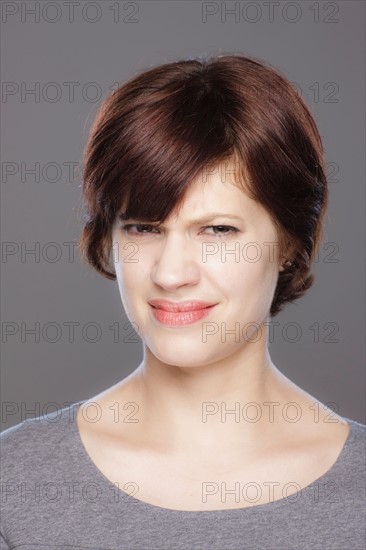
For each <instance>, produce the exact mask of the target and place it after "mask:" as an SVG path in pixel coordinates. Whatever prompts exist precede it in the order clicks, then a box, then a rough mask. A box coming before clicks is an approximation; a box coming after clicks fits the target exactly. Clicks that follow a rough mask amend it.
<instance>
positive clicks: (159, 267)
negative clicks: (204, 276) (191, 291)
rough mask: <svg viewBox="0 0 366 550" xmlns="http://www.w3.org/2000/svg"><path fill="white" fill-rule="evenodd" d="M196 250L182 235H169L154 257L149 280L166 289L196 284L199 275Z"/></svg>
mask: <svg viewBox="0 0 366 550" xmlns="http://www.w3.org/2000/svg"><path fill="white" fill-rule="evenodd" d="M197 252H198V251H197V250H196V249H195V247H194V245H192V244H190V243H189V242H187V240H185V239H184V237H180V236H178V235H169V236H168V237H167V238H166V239H165V242H164V244H162V247H161V248H160V249H159V250H158V257H156V258H155V259H154V263H153V267H152V270H151V280H152V281H153V282H154V283H155V284H156V285H159V286H161V287H162V288H165V289H167V290H174V289H175V288H177V287H179V286H184V285H195V284H197V283H198V281H199V277H200V270H199V262H198V260H199V258H198V257H197Z"/></svg>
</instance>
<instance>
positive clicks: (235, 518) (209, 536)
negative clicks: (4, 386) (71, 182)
mask: <svg viewBox="0 0 366 550" xmlns="http://www.w3.org/2000/svg"><path fill="white" fill-rule="evenodd" d="M84 402H85V401H78V402H77V403H74V404H73V405H71V406H67V407H65V408H63V409H59V410H58V411H57V412H56V413H54V414H53V415H44V416H39V417H37V418H31V419H30V418H28V419H27V420H24V421H23V422H20V423H19V424H17V425H16V426H13V427H11V428H8V429H6V430H4V431H3V432H2V433H1V434H0V443H1V461H2V468H1V520H0V548H1V550H5V549H6V550H8V549H9V548H14V549H17V550H18V549H19V550H66V549H67V550H132V549H133V550H145V549H146V550H205V549H207V550H229V549H231V550H234V549H235V550H239V549H246V550H365V547H366V525H365V522H366V519H365V517H366V510H365V500H366V498H365V482H366V479H365V443H366V439H365V437H366V435H365V434H366V426H365V425H364V424H361V423H359V422H357V421H355V420H351V419H349V418H346V417H344V419H345V420H346V421H347V422H348V423H349V424H350V432H349V434H348V437H347V440H346V442H345V444H344V446H343V448H342V450H341V452H340V454H339V456H338V458H337V460H336V461H335V463H334V464H333V466H332V467H331V468H330V469H329V470H328V471H327V472H326V473H325V474H324V475H322V476H321V477H319V478H318V479H317V480H315V481H314V482H313V483H311V484H310V485H307V486H306V487H304V488H303V489H301V488H300V489H299V490H298V492H297V493H295V494H293V495H289V496H288V497H286V495H285V496H284V498H282V499H280V500H276V501H273V500H272V501H271V502H269V503H267V504H261V505H255V504H253V506H249V507H245V508H239V509H232V510H227V509H226V510H203V511H188V510H187V511H180V510H172V509H169V508H163V507H160V506H155V505H152V504H148V503H146V502H143V501H141V500H139V499H138V498H137V496H138V493H137V496H133V495H132V491H133V489H134V484H133V482H131V486H128V484H126V485H125V486H123V488H121V487H118V485H116V484H114V483H112V482H111V481H109V480H108V479H107V478H106V477H105V476H104V475H103V474H102V472H101V471H100V470H99V469H98V468H97V467H96V466H95V464H94V463H93V461H92V460H91V458H90V457H89V454H88V453H87V452H86V449H85V447H84V445H83V443H82V441H81V438H80V434H79V431H78V427H77V424H76V410H77V407H78V406H79V405H80V404H82V403H84ZM152 475H154V474H153V472H152ZM128 493H131V494H128ZM251 494H253V493H251ZM135 495H136V493H135Z"/></svg>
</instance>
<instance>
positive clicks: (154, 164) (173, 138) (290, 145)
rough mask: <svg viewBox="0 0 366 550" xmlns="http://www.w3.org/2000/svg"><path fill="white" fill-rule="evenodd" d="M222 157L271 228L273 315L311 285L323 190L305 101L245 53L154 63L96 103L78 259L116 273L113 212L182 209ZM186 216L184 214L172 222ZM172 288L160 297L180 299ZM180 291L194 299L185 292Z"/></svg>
mask: <svg viewBox="0 0 366 550" xmlns="http://www.w3.org/2000/svg"><path fill="white" fill-rule="evenodd" d="M223 165H225V166H229V167H230V166H231V167H233V166H235V169H236V175H235V177H234V180H235V186H236V190H237V191H239V190H240V191H241V193H242V194H243V196H244V197H245V199H250V201H254V202H255V204H256V207H257V208H258V209H259V210H258V211H260V212H263V213H265V215H266V216H268V217H269V218H270V220H271V227H274V228H275V230H276V232H275V235H276V239H275V240H276V241H277V242H278V244H279V248H278V253H276V254H275V256H274V258H276V261H278V264H276V266H277V271H276V279H275V285H274V288H273V296H272V298H271V302H270V304H269V314H270V315H271V316H272V317H273V316H275V315H276V314H277V313H278V312H279V311H281V309H282V308H283V306H284V304H285V303H287V302H292V301H294V300H295V299H297V298H298V297H300V296H302V295H303V294H304V293H305V291H306V290H307V289H308V288H309V287H310V286H311V284H312V282H313V275H312V274H311V273H310V270H311V263H312V261H313V259H314V256H315V254H316V252H317V249H318V247H319V244H320V241H321V237H322V225H323V218H324V214H325V210H326V206H327V199H328V189H327V181H326V175H325V171H324V161H323V148H322V143H321V138H320V136H319V133H318V131H317V128H316V125H315V123H314V120H313V118H312V116H311V114H310V112H309V110H308V108H307V107H306V105H305V103H304V102H303V101H302V99H301V98H300V97H299V95H298V93H297V91H296V89H295V88H294V87H293V86H292V85H291V84H290V83H289V82H288V80H287V79H286V78H284V77H283V76H281V75H280V74H279V73H278V72H277V71H275V70H274V69H272V68H271V67H269V66H266V65H265V64H264V63H263V62H262V61H258V60H256V59H254V58H248V57H244V56H242V55H238V54H231V55H217V56H211V57H209V56H208V57H206V58H203V59H202V58H198V59H189V60H181V61H176V62H171V63H167V64H164V65H160V66H157V67H155V68H152V69H149V70H147V71H145V72H143V73H141V74H139V75H137V76H135V77H133V78H132V79H131V80H129V81H128V82H127V83H126V84H124V85H123V86H121V87H120V88H119V89H117V90H116V91H115V92H114V93H113V94H111V95H110V96H109V97H108V98H107V99H106V100H105V101H104V103H103V104H102V106H101V108H100V110H99V112H98V114H97V116H96V119H95V121H94V124H93V126H92V128H91V131H90V136H89V141H88V143H87V146H86V149H85V162H84V167H83V198H84V207H85V217H86V219H85V225H84V227H83V232H82V235H81V240H80V248H81V252H82V255H83V257H84V258H85V259H86V261H87V262H89V264H90V265H92V266H93V267H94V268H95V269H96V270H97V271H98V272H100V273H101V274H102V275H104V276H105V277H108V278H110V279H116V273H115V270H114V268H113V267H112V266H111V255H112V239H113V235H112V234H113V230H114V229H115V228H116V221H117V220H118V215H119V214H120V213H121V212H123V213H124V216H125V217H126V218H128V219H133V220H135V223H137V221H138V220H143V221H144V223H148V222H149V223H150V222H160V223H162V224H163V222H166V220H168V219H172V216H173V219H174V215H175V214H178V213H180V212H181V211H182V212H185V214H187V209H186V206H187V205H188V204H196V199H197V197H198V195H197V190H198V189H199V188H201V187H200V185H198V187H197V182H200V181H203V180H205V179H206V177H205V175H207V176H208V179H207V182H212V178H211V176H210V174H211V175H214V173H215V171H217V169H218V167H219V166H223ZM229 172H230V170H229ZM224 179H225V178H224ZM219 181H220V182H222V185H224V189H225V196H226V197H228V195H227V193H228V189H229V188H231V187H228V186H227V185H225V182H224V181H223V179H222V177H220V179H219V180H217V178H216V179H215V180H214V183H215V185H217V184H218V183H219ZM208 185H209V187H208V188H207V187H206V189H212V186H211V184H210V183H208ZM194 190H195V192H196V193H195V194H194V197H195V200H194V201H193V203H191V202H189V197H192V192H193V191H194ZM210 197H211V199H212V193H211V194H210ZM232 198H233V195H232ZM243 200H244V198H243ZM187 201H188V202H187ZM227 204H228V203H226V205H227ZM237 204H238V203H237ZM248 204H249V203H248ZM250 204H252V202H251V203H250ZM182 209H183V210H182ZM206 210H208V209H206ZM195 217H196V216H195V212H190V216H187V215H185V216H183V218H182V224H179V225H178V226H179V227H180V228H183V226H184V227H186V225H185V222H187V221H188V218H189V219H191V218H195ZM243 218H245V212H243ZM179 219H180V218H179ZM183 220H184V222H183ZM215 223H216V222H215ZM220 225H224V223H223V222H222V221H220ZM225 225H227V224H226V223H225ZM232 225H234V226H235V223H233V224H232ZM169 227H170V226H169ZM144 238H145V237H144ZM148 238H149V239H150V238H151V237H148ZM225 238H226V237H225ZM131 239H132V240H135V241H137V239H133V238H131V237H130V240H131ZM222 240H223V239H222ZM144 246H146V245H144ZM154 246H155V245H154ZM265 248H266V249H267V248H268V250H269V249H270V248H271V247H270V246H267V245H266V246H265ZM145 250H146V248H145ZM262 251H263V250H262ZM263 252H264V251H263ZM179 254H180V251H179V250H177V258H178V256H179ZM248 255H249V254H248ZM271 257H272V264H273V262H274V260H273V256H271ZM200 258H202V257H201V256H200ZM267 258H268V261H269V260H270V257H269V256H268V257H267ZM178 259H179V258H178ZM242 260H243V257H242ZM286 260H287V263H286V264H284V263H283V262H286ZM200 261H201V264H200V265H201V267H204V263H203V262H202V259H201V260H200ZM243 261H244V260H243ZM289 262H291V264H289ZM247 264H248V265H254V263H251V264H250V262H249V263H248V262H246V267H243V269H246V268H247V267H248V265H247ZM224 265H225V264H223V266H224ZM282 265H284V268H283V267H281V266H282ZM123 267H124V268H125V267H126V268H127V269H128V267H127V266H123ZM140 267H141V265H140ZM269 269H270V270H271V273H272V269H273V265H272V266H270V267H269ZM243 273H245V271H243ZM277 275H278V277H277ZM156 284H158V283H156ZM161 294H162V293H160V297H162V296H161ZM177 294H178V293H175V296H173V297H172V298H170V299H171V300H172V301H178V300H180V299H186V298H185V297H179V298H178V295H177ZM179 294H181V293H179ZM187 294H188V298H191V297H192V295H193V296H194V297H196V298H197V296H196V294H197V293H196V292H194V291H192V292H188V293H187ZM167 299H169V298H167Z"/></svg>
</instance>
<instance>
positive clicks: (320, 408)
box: [1, 54, 366, 550]
mask: <svg viewBox="0 0 366 550" xmlns="http://www.w3.org/2000/svg"><path fill="white" fill-rule="evenodd" d="M83 177H84V185H83V191H84V205H85V214H86V219H85V226H84V228H83V233H82V236H81V241H80V247H81V251H82V254H83V257H84V258H85V259H86V261H87V262H89V264H90V265H91V266H93V267H94V268H95V269H96V270H97V271H98V272H99V273H101V274H102V275H103V276H105V277H108V278H110V279H117V281H118V286H119V291H120V294H121V299H122V302H123V306H124V309H125V311H126V314H127V316H128V318H129V319H130V321H131V322H132V323H133V326H134V328H135V330H136V331H137V332H138V334H139V336H140V337H141V340H142V342H143V351H144V355H143V360H142V362H141V364H140V365H139V366H138V367H137V368H136V369H135V370H134V371H133V372H132V374H131V375H130V376H128V377H127V378H125V379H123V380H121V381H120V382H119V383H117V384H116V385H114V386H112V387H111V388H108V389H107V390H105V391H103V392H102V393H100V394H98V395H96V396H93V397H91V398H90V399H88V400H84V401H80V402H78V403H75V404H74V405H72V406H71V407H67V408H65V409H62V411H61V412H62V413H63V414H62V415H61V416H60V418H58V419H57V420H58V421H57V422H53V423H51V422H50V421H48V422H47V420H46V419H45V418H43V417H41V418H39V419H37V420H38V422H36V420H32V421H31V420H27V421H25V422H23V423H21V424H19V425H17V426H15V427H14V428H10V429H8V430H6V431H5V432H3V434H2V436H1V437H2V440H3V446H4V449H5V453H6V454H5V468H4V470H5V473H4V480H5V481H6V483H7V490H6V494H5V501H6V503H5V504H3V508H4V512H3V518H4V519H3V520H2V525H1V529H2V530H1V534H2V537H3V542H2V544H3V546H2V548H10V547H13V546H16V544H18V545H21V544H25V545H26V547H29V548H31V547H32V548H33V546H31V545H32V544H34V545H36V544H42V545H43V546H42V548H55V547H56V546H57V545H58V546H57V548H58V547H67V548H70V547H74V546H75V547H77V548H84V547H85V548H91V547H93V548H108V549H109V548H113V549H116V548H118V549H129V548H136V549H137V548H138V549H141V548H158V549H170V550H172V549H203V548H210V549H220V550H222V549H229V548H230V549H234V548H235V549H238V548H240V549H242V548H243V549H244V548H251V549H253V548H256V549H261V550H262V549H263V548H266V549H282V550H283V549H284V548H296V549H306V550H310V549H318V548H322V549H327V550H328V549H335V548H352V549H356V548H359V549H360V548H362V547H363V545H364V539H365V529H364V521H363V517H364V516H363V514H364V511H365V500H364V491H363V485H364V480H365V472H364V450H363V445H364V441H365V428H366V426H365V425H363V424H360V423H359V422H357V421H355V420H352V419H349V418H346V417H342V416H340V415H338V414H335V413H334V412H333V411H332V410H330V409H328V408H327V407H326V406H325V405H324V404H323V403H320V402H319V401H318V400H317V399H316V398H315V397H313V396H311V395H309V394H308V393H307V392H305V391H304V390H302V389H301V388H299V387H298V386H297V385H296V384H294V383H293V382H291V381H290V380H289V379H288V378H287V377H286V376H284V375H283V374H282V373H281V372H280V369H279V368H278V367H276V366H275V365H274V363H273V361H272V359H271V357H270V354H269V351H268V335H269V328H270V322H271V319H272V318H274V317H275V316H276V315H277V314H278V313H279V312H280V311H281V310H282V309H283V307H284V306H285V304H286V303H288V302H293V301H294V300H296V299H298V298H299V297H301V296H302V295H304V293H305V292H306V291H307V290H308V289H309V288H310V286H311V285H312V282H313V275H312V274H311V272H310V270H311V264H312V261H313V260H314V257H315V255H316V252H317V250H318V248H319V243H320V241H321V238H322V229H323V220H324V215H325V211H326V207H327V200H328V189H327V181H326V176H325V172H324V159H323V148H322V143H321V138H320V136H319V133H318V131H317V128H316V125H315V122H314V120H313V118H312V116H311V114H310V112H309V110H308V108H307V107H306V105H305V104H304V102H303V101H302V99H301V98H300V97H299V96H298V95H297V93H296V91H295V89H294V88H293V87H292V86H291V85H290V83H289V82H288V80H287V79H286V78H285V77H283V76H282V75H280V74H279V72H278V71H276V70H274V69H273V68H272V67H270V66H269V65H266V64H264V63H263V62H261V61H259V60H257V59H254V58H249V57H244V56H242V55H239V54H230V55H217V56H212V57H211V58H209V57H207V58H204V59H190V60H182V61H177V62H172V63H167V64H165V65H162V66H158V67H155V68H151V69H149V70H147V71H145V72H143V73H141V74H139V75H137V76H135V77H133V78H132V79H131V80H130V81H129V82H127V83H126V84H124V85H123V86H121V87H120V88H119V89H118V90H117V91H116V92H115V93H113V94H112V95H111V96H109V97H108V98H107V99H106V100H105V102H104V103H103V105H102V107H101V108H100V110H99V112H98V115H97V117H96V119H95V122H94V125H93V127H92V129H91V132H90V137H89V142H88V144H87V147H86V151H85V165H84V172H83ZM122 361H123V357H121V362H122ZM66 413H68V414H67V415H66ZM70 413H73V414H72V415H71V416H72V419H71V420H70ZM70 423H71V427H70ZM26 451H27V452H26ZM15 459H16V460H17V462H18V463H16V462H15ZM19 462H20V463H21V464H19ZM21 467H22V469H21ZM22 481H23V482H27V484H28V485H31V487H32V488H34V487H36V484H37V481H38V483H39V484H40V492H41V495H43V498H42V496H41V497H40V498H39V499H38V501H37V499H36V498H34V499H33V500H31V499H30V498H29V499H28V500H27V499H26V498H25V499H24V498H23V501H24V502H23V501H22V494H21V482H22ZM49 482H52V483H53V484H54V490H55V491H56V489H57V491H56V493H57V495H59V491H58V489H59V488H60V487H61V486H64V485H65V484H66V485H67V486H68V487H69V488H70V487H71V486H72V487H73V488H74V491H73V493H72V497H73V498H72V499H71V497H70V492H69V493H68V496H67V498H65V493H62V494H61V496H59V498H56V496H55V498H54V499H52V498H46V497H45V489H46V483H49ZM85 484H87V486H86V485H85ZM52 487H53V486H52ZM48 488H49V485H47V489H48ZM91 488H92V489H93V488H94V490H95V491H94V493H93V495H91V494H90V489H91ZM27 489H28V487H27ZM25 492H26V491H25ZM56 493H55V494H56ZM26 494H28V493H27V492H26ZM46 494H47V493H46ZM23 496H24V495H23ZM3 500H4V499H3ZM21 502H22V504H20V503H21ZM27 545H28V546H27ZM34 547H36V546H34Z"/></svg>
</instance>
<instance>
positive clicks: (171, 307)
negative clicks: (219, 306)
mask: <svg viewBox="0 0 366 550" xmlns="http://www.w3.org/2000/svg"><path fill="white" fill-rule="evenodd" d="M149 304H150V305H151V306H153V307H156V308H158V309H162V310H164V311H170V312H172V313H179V312H182V311H184V312H185V311H196V310H198V309H205V308H207V307H211V306H214V305H216V304H213V303H212V302H204V301H202V300H186V301H184V302H170V301H169V300H150V301H149Z"/></svg>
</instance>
